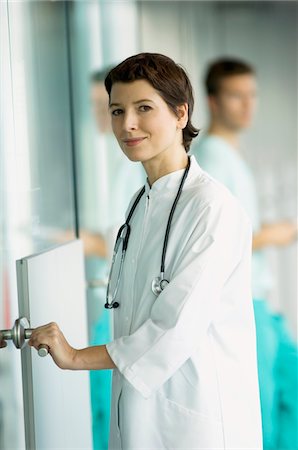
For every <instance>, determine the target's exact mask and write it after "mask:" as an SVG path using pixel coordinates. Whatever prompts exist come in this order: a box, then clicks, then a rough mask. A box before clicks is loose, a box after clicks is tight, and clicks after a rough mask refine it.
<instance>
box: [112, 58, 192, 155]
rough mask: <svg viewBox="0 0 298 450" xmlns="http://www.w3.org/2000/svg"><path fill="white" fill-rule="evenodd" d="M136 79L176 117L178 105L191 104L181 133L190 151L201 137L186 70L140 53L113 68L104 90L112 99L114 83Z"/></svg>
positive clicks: (170, 61) (171, 61)
mask: <svg viewBox="0 0 298 450" xmlns="http://www.w3.org/2000/svg"><path fill="white" fill-rule="evenodd" d="M136 80H147V81H148V82H149V83H150V84H151V85H152V86H153V87H154V89H156V91H158V93H159V94H160V96H161V97H162V99H163V100H164V101H165V102H166V103H167V105H168V106H169V108H170V109H171V110H172V111H173V112H174V113H175V114H176V115H177V114H178V112H177V107H178V106H180V105H182V104H183V103H187V104H188V122H187V125H186V127H185V128H184V129H183V130H182V132H183V145H184V148H185V151H186V152H188V150H189V148H190V144H191V141H192V139H193V138H195V137H196V136H197V135H198V134H199V130H198V129H197V128H195V127H194V126H193V125H192V123H191V116H192V113H193V107H194V98H193V90H192V86H191V83H190V80H189V78H188V76H187V74H186V72H185V70H184V69H183V68H182V67H181V66H180V65H178V64H176V63H175V62H174V61H173V60H172V59H170V58H169V57H167V56H165V55H161V54H159V53H139V54H138V55H134V56H130V57H129V58H127V59H125V60H124V61H123V62H121V63H120V64H118V65H117V66H116V67H114V68H113V69H112V70H111V71H110V72H109V73H108V75H107V77H106V79H105V87H106V90H107V92H108V94H109V96H110V94H111V90H112V86H113V84H114V83H116V82H124V83H129V82H132V81H136Z"/></svg>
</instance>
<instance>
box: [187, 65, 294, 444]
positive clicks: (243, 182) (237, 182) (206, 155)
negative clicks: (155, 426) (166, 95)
mask: <svg viewBox="0 0 298 450" xmlns="http://www.w3.org/2000/svg"><path fill="white" fill-rule="evenodd" d="M205 82H206V90H207V96H208V106H209V112H210V124H209V127H208V131H207V133H205V135H203V137H202V138H201V139H200V140H199V142H198V144H197V145H194V146H193V150H192V153H193V154H194V155H195V156H196V158H197V160H198V162H199V164H200V166H201V167H202V168H203V169H204V170H206V171H207V172H208V173H209V174H210V175H212V176H213V177H214V178H216V179H217V180H219V181H220V182H222V183H223V184H225V185H226V187H227V188H228V189H229V190H230V191H231V192H232V193H233V194H234V195H235V196H236V197H238V198H239V200H240V201H241V203H242V205H243V207H244V208H245V209H246V211H247V213H248V214H249V216H250V218H251V221H252V224H253V233H254V234H253V257H252V292H253V299H254V309H255V319H256V328H257V344H258V365H259V381H260V394H261V407H262V420H263V436H264V449H265V450H269V449H270V450H273V449H274V450H281V449H283V450H285V449H288V450H294V449H297V448H298V442H297V405H296V404H295V402H296V399H297V348H296V345H295V343H294V342H293V341H292V339H291V338H290V335H289V333H288V332H287V327H286V325H285V321H284V318H283V317H282V315H280V314H276V313H273V311H271V308H270V306H269V305H268V302H267V298H268V295H269V292H270V290H271V289H272V287H273V279H272V275H271V273H270V270H269V268H268V265H267V262H266V259H265V255H264V249H265V248H266V247H268V246H272V245H273V246H285V245H287V244H290V243H291V242H292V241H293V240H295V239H296V238H297V226H296V225H295V224H294V223H291V222H290V221H281V222H278V223H272V224H262V223H261V220H260V217H259V211H258V199H257V193H256V186H255V180H254V177H253V174H252V172H251V170H250V168H249V166H248V164H247V163H246V161H245V160H244V158H243V156H242V154H241V149H240V141H239V135H240V132H241V131H242V130H243V129H245V128H247V127H248V126H249V125H250V124H251V120H252V117H253V114H254V110H255V106H256V94H257V92H256V91H257V82H256V76H255V72H254V69H253V68H252V67H251V66H250V65H249V64H247V63H245V62H243V61H240V60H237V59H219V60H217V61H215V62H214V63H213V64H211V65H210V66H209V68H208V71H207V75H206V79H205Z"/></svg>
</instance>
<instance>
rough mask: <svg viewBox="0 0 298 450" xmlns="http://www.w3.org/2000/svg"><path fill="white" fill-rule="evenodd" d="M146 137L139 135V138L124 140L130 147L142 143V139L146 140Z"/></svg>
mask: <svg viewBox="0 0 298 450" xmlns="http://www.w3.org/2000/svg"><path fill="white" fill-rule="evenodd" d="M144 139H146V138H144V137H139V138H132V139H123V142H124V144H125V145H127V146H128V147H134V146H135V145H138V144H140V143H141V142H142V141H144Z"/></svg>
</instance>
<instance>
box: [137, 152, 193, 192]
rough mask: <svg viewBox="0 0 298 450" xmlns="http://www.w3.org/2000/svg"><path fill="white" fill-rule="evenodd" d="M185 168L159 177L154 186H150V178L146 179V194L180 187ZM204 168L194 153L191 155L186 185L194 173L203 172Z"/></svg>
mask: <svg viewBox="0 0 298 450" xmlns="http://www.w3.org/2000/svg"><path fill="white" fill-rule="evenodd" d="M184 170H185V169H179V170H176V171H175V172H171V173H168V174H167V175H164V176H163V177H161V178H158V180H156V181H155V182H154V183H153V184H152V186H151V187H150V185H149V182H148V178H147V179H146V183H145V193H146V195H150V196H152V195H155V194H158V193H159V194H160V193H162V192H167V191H172V190H174V189H176V188H177V189H178V188H179V184H180V182H181V179H182V176H183V173H184ZM201 171H202V169H201V168H200V166H199V164H198V163H197V160H196V158H195V156H194V155H191V156H190V168H189V172H188V176H187V178H186V181H185V186H187V184H188V183H189V181H190V180H191V178H192V177H193V176H194V175H197V174H198V172H201Z"/></svg>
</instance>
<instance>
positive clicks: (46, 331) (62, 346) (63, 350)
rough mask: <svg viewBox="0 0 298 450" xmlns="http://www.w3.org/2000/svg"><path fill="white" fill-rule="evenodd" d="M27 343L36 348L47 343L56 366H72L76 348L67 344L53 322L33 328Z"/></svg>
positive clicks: (62, 367)
mask: <svg viewBox="0 0 298 450" xmlns="http://www.w3.org/2000/svg"><path fill="white" fill-rule="evenodd" d="M28 344H29V345H30V346H32V347H34V348H36V350H38V349H39V348H40V345H47V346H48V347H49V353H50V355H51V356H52V358H53V360H54V361H55V363H56V364H57V366H59V367H60V368H61V369H71V368H74V357H75V355H76V350H75V349H74V348H72V347H71V346H70V345H69V344H68V342H67V341H66V339H65V337H64V335H63V333H62V331H61V330H60V328H59V327H58V325H57V324H56V323H55V322H51V323H49V324H47V325H43V326H41V327H38V328H35V329H34V330H33V331H32V335H31V337H30V340H29V342H28Z"/></svg>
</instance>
